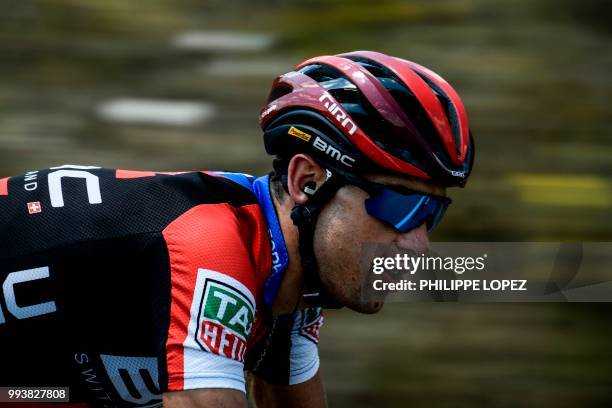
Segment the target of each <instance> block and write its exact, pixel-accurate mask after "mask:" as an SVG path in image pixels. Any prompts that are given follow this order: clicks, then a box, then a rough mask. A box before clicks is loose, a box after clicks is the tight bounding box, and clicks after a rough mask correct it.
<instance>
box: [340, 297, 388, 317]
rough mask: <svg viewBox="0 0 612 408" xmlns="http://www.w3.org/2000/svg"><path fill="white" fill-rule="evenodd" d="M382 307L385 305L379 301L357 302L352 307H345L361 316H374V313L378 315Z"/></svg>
mask: <svg viewBox="0 0 612 408" xmlns="http://www.w3.org/2000/svg"><path fill="white" fill-rule="evenodd" d="M384 305H385V302H383V301H380V300H379V301H369V302H359V303H357V304H354V305H347V307H348V308H349V309H351V310H354V311H355V312H359V313H363V314H374V313H378V312H379V311H380V310H381V309H382V308H383V306H384Z"/></svg>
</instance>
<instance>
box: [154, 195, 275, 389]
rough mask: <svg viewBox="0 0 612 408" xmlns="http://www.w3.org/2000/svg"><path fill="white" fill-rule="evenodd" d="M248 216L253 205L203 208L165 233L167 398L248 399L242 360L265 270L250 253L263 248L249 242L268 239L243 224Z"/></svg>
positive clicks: (204, 206)
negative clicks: (228, 393)
mask: <svg viewBox="0 0 612 408" xmlns="http://www.w3.org/2000/svg"><path fill="white" fill-rule="evenodd" d="M249 207H251V208H249ZM253 211H256V207H255V206H244V207H240V208H235V207H232V206H230V205H228V204H223V203H222V204H202V205H199V206H196V207H194V208H192V209H191V210H189V211H188V212H187V213H185V214H184V215H182V216H181V217H180V218H178V219H177V220H176V221H174V222H173V223H171V224H170V225H169V226H168V227H167V228H166V229H165V230H164V232H163V234H164V238H165V240H166V244H167V247H168V253H169V257H170V267H171V305H170V326H169V330H168V338H167V342H166V355H167V372H168V391H180V390H189V389H196V388H232V389H237V390H240V391H242V392H245V380H244V374H243V367H244V358H245V353H246V344H247V340H248V337H249V334H250V332H251V329H252V326H253V322H254V316H255V312H256V299H257V293H258V290H259V289H258V288H259V287H260V285H261V282H260V281H261V279H259V278H260V273H259V269H260V268H261V267H262V266H261V265H260V263H261V262H262V260H261V259H258V257H257V256H254V255H253V253H254V252H255V253H262V248H254V247H253V245H254V242H255V241H257V242H258V244H257V245H261V242H262V241H260V240H253V239H252V237H253V236H255V237H257V236H259V235H260V234H261V235H262V236H263V237H264V238H265V239H267V237H266V236H265V235H264V234H265V229H264V228H263V224H262V225H261V231H259V228H260V226H259V225H258V224H257V223H252V222H251V223H249V222H246V223H245V222H244V220H245V219H251V220H252V219H253V217H249V213H252V212H253ZM245 228H246V229H251V231H245ZM245 237H247V238H245ZM248 237H251V238H248ZM257 245H255V246H257ZM268 252H269V251H268ZM263 253H265V251H263ZM265 260H267V261H268V263H269V259H267V258H266V259H265ZM264 263H265V262H264Z"/></svg>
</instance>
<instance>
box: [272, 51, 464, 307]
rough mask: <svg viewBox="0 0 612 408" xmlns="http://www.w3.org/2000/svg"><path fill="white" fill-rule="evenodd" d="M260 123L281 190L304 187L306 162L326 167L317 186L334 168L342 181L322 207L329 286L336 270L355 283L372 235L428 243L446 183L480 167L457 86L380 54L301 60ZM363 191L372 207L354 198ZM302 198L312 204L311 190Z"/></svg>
mask: <svg viewBox="0 0 612 408" xmlns="http://www.w3.org/2000/svg"><path fill="white" fill-rule="evenodd" d="M260 124H261V127H262V129H263V131H264V141H265V147H266V151H267V152H268V153H269V154H272V155H275V156H276V159H275V161H274V168H275V177H273V180H275V181H276V189H275V190H276V191H277V193H281V192H282V191H283V190H284V191H286V192H290V193H291V192H296V191H297V192H299V191H301V190H303V187H304V186H303V185H300V183H301V182H304V180H307V178H304V179H303V180H298V181H296V180H291V177H292V175H293V174H296V173H295V169H296V167H298V168H299V167H300V166H301V167H302V168H304V166H305V168H307V169H308V168H309V166H312V167H313V168H315V167H319V166H320V167H319V170H318V172H315V173H313V174H316V177H315V176H313V177H315V178H316V185H317V186H321V185H322V184H329V182H328V181H327V180H328V177H329V175H330V174H331V178H329V180H336V181H337V180H341V182H339V183H338V185H337V186H336V187H337V189H336V190H338V193H337V194H335V195H333V194H331V195H330V194H328V196H327V197H326V198H325V200H326V201H328V202H329V204H328V205H326V206H325V208H323V206H319V207H320V208H318V207H317V208H315V210H317V211H315V212H316V214H318V212H319V210H321V209H322V211H321V216H320V217H319V220H318V222H317V229H316V231H315V234H314V237H313V238H314V242H315V244H314V252H315V253H316V258H317V261H318V263H319V267H320V269H321V279H322V280H323V283H324V284H325V285H324V286H327V288H328V289H329V284H327V283H326V281H328V280H329V279H332V278H329V277H334V276H335V277H336V278H337V279H344V282H346V279H347V274H348V273H349V272H348V271H349V270H353V271H354V270H358V269H359V267H358V265H357V264H356V262H357V260H358V259H359V250H360V249H361V248H360V245H359V244H360V243H361V242H363V241H367V240H370V241H379V242H395V243H401V244H402V245H408V246H412V249H417V250H420V249H422V248H423V247H426V246H427V244H428V242H427V230H428V229H429V230H430V229H432V228H433V227H434V226H435V225H436V224H437V222H438V221H439V220H440V218H441V216H442V214H443V213H444V211H445V209H446V207H447V206H448V203H449V201H450V200H448V199H445V198H442V197H440V196H442V195H444V188H445V187H451V186H461V187H462V186H464V185H465V183H466V181H467V178H468V176H469V175H470V172H471V169H472V163H473V157H474V145H473V141H472V138H471V135H470V131H469V128H468V121H467V114H466V111H465V109H464V107H463V103H462V101H461V99H460V98H459V96H458V95H457V93H456V92H455V91H454V89H453V88H452V87H451V86H450V85H449V84H448V83H447V82H446V81H445V80H444V79H443V78H442V77H440V76H439V75H437V74H436V73H434V72H433V71H431V70H429V69H427V68H425V67H423V66H421V65H418V64H416V63H413V62H410V61H407V60H404V59H400V58H395V57H391V56H388V55H385V54H381V53H377V52H371V51H358V52H351V53H347V54H339V55H336V56H321V57H315V58H312V59H309V60H307V61H305V62H302V63H301V64H299V65H298V66H296V67H295V69H294V70H293V71H291V72H289V73H287V74H284V75H281V76H280V77H278V78H277V79H276V80H275V81H274V83H273V86H272V90H271V92H270V95H269V97H268V103H267V105H266V106H265V107H264V108H263V109H262V111H261V116H260ZM309 159H310V161H311V163H309ZM290 162H293V164H292V165H291V166H289V163H290ZM317 165H318V166H317ZM301 174H304V173H303V172H302V173H301ZM280 185H282V187H283V188H280V187H279V186H280ZM292 186H293V188H292ZM387 187H390V188H387ZM407 189H410V190H416V191H417V192H421V193H424V194H420V195H419V194H411V193H407V192H406V190H407ZM334 192H335V190H334ZM332 196H333V198H330V197H332ZM355 197H358V199H359V200H361V201H362V202H364V201H365V206H364V205H362V204H361V205H359V206H355V205H352V204H351V203H353V204H354V203H355ZM292 198H294V197H293V195H292ZM293 201H294V202H295V204H296V205H297V206H298V207H299V206H303V205H305V202H307V201H308V197H307V198H306V199H303V200H301V201H303V202H301V201H300V200H299V199H298V200H297V201H296V199H294V200H293ZM311 201H313V200H312V198H311ZM314 201H316V200H314ZM319 201H321V200H319ZM310 210H312V209H309V211H308V214H310V213H311V212H312V211H310ZM413 210H414V211H413ZM359 217H361V218H359ZM310 218H313V217H310ZM314 219H315V220H316V217H314ZM373 219H374V220H373ZM294 221H295V220H294ZM379 221H382V222H379ZM296 225H297V224H296ZM303 230H304V231H306V230H307V228H305V227H304V228H302V229H300V234H301V235H302V232H303ZM372 232H376V233H378V235H374V234H372ZM410 243H411V244H410ZM327 244H329V245H327ZM347 265H348V266H347ZM335 271H343V274H337V273H336V272H335ZM349 280H350V279H349ZM344 286H345V289H346V285H344ZM353 289H354V288H353ZM330 291H331V292H334V290H333V288H332V290H330ZM339 291H341V289H338V288H336V290H335V292H334V293H332V294H333V295H334V296H335V297H336V298H337V299H338V298H339V299H338V300H340V301H341V303H343V302H344V304H345V305H348V306H353V307H355V308H357V307H358V306H357V305H356V304H355V303H354V301H355V299H349V298H351V297H354V296H355V295H356V294H355V293H352V294H348V293H338V292H339ZM352 292H355V290H352Z"/></svg>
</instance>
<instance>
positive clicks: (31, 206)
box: [28, 201, 42, 214]
mask: <svg viewBox="0 0 612 408" xmlns="http://www.w3.org/2000/svg"><path fill="white" fill-rule="evenodd" d="M41 211H42V207H41V206H40V201H33V202H31V203H28V212H29V213H30V214H36V213H39V212H41Z"/></svg>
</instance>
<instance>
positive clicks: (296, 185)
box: [287, 153, 326, 205]
mask: <svg viewBox="0 0 612 408" xmlns="http://www.w3.org/2000/svg"><path fill="white" fill-rule="evenodd" d="M325 178H326V174H325V170H324V169H323V168H322V167H321V166H319V164H318V163H317V162H316V161H314V160H313V159H312V157H310V156H308V155H307V154H303V153H300V154H296V155H295V156H293V157H292V158H291V160H290V161H289V167H288V169H287V187H288V189H289V196H290V197H291V199H292V200H293V202H294V203H295V204H298V205H301V204H304V203H306V202H307V201H308V199H309V198H310V196H311V195H312V194H313V193H314V190H316V186H320V185H321V184H323V183H324V182H325Z"/></svg>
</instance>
